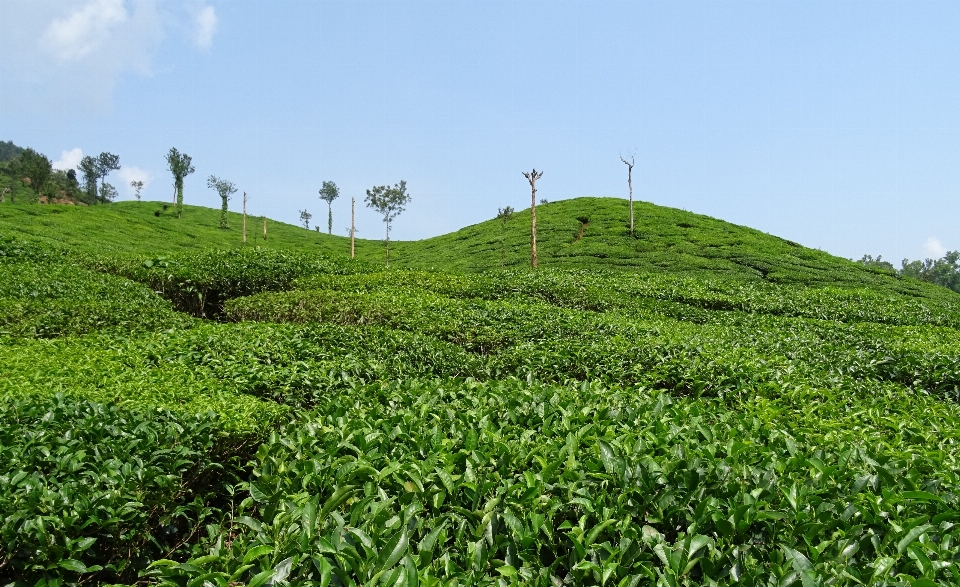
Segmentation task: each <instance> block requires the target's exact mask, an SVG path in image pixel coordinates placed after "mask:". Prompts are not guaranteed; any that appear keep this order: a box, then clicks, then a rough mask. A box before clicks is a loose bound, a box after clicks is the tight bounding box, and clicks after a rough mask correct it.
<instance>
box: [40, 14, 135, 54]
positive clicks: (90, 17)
mask: <svg viewBox="0 0 960 587" xmlns="http://www.w3.org/2000/svg"><path fill="white" fill-rule="evenodd" d="M126 20H127V9H126V8H125V7H124V5H123V0H91V1H90V2H88V3H87V4H85V5H83V6H81V7H80V8H78V9H77V10H74V11H73V12H71V13H69V14H68V15H67V16H65V17H62V18H55V19H53V22H51V23H50V25H49V26H48V27H47V30H46V31H45V32H44V33H43V36H42V37H41V39H40V42H41V47H43V48H44V49H45V50H47V51H49V52H50V53H52V54H53V55H54V56H55V57H56V58H57V59H60V60H62V61H79V60H82V59H83V58H85V57H86V56H88V55H90V54H91V53H92V52H93V51H94V50H96V49H97V48H98V47H100V46H102V45H103V44H104V43H107V42H109V41H110V39H111V37H112V33H113V31H114V30H115V29H116V28H117V27H118V26H120V25H122V24H123V23H124V22H126Z"/></svg>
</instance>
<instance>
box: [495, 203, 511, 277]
mask: <svg viewBox="0 0 960 587" xmlns="http://www.w3.org/2000/svg"><path fill="white" fill-rule="evenodd" d="M512 217H513V206H507V207H506V208H497V220H499V221H500V265H501V266H505V265H506V264H507V246H506V239H507V222H510V218H512Z"/></svg>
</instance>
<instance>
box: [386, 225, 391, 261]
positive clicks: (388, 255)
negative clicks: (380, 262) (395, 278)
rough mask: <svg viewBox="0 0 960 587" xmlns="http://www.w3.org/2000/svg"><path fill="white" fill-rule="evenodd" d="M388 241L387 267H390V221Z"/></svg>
mask: <svg viewBox="0 0 960 587" xmlns="http://www.w3.org/2000/svg"><path fill="white" fill-rule="evenodd" d="M386 243H387V267H389V266H390V223H389V222H387V238H386Z"/></svg>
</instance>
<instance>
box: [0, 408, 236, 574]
mask: <svg viewBox="0 0 960 587" xmlns="http://www.w3.org/2000/svg"><path fill="white" fill-rule="evenodd" d="M245 450H247V449H246V448H244V447H243V446H242V442H239V441H238V439H234V440H233V441H232V442H230V443H225V442H224V441H223V439H222V438H221V437H220V434H219V431H218V426H217V416H216V414H214V413H207V414H205V415H195V416H178V415H175V414H173V413H171V412H168V411H165V410H152V411H141V410H130V409H123V408H120V407H117V406H109V405H104V404H98V403H92V402H86V401H77V400H73V399H69V398H66V397H63V396H57V397H53V398H49V399H38V398H29V397H28V398H22V399H21V400H20V401H18V402H16V403H9V402H0V512H3V515H2V518H0V540H2V546H0V581H3V582H4V584H12V585H34V584H37V582H38V581H41V583H40V584H43V583H42V581H44V580H48V581H54V582H55V581H56V580H57V579H61V580H65V581H66V582H74V581H78V580H82V581H87V582H89V581H91V580H93V579H96V580H97V581H98V582H100V581H107V580H119V579H121V578H125V579H127V580H130V579H135V578H136V576H137V573H138V571H140V570H142V569H143V568H144V567H145V566H146V565H147V564H148V563H149V562H150V561H152V560H154V559H156V558H158V557H170V556H173V555H176V554H178V553H179V554H183V553H189V548H188V546H189V545H190V542H191V541H192V537H193V536H194V535H196V533H197V532H202V528H203V526H204V524H206V523H209V522H216V521H218V520H219V519H220V516H221V515H222V514H223V512H221V511H220V510H218V507H219V506H220V505H222V504H223V503H224V498H225V497H226V496H225V492H226V491H227V489H225V488H226V487H227V485H228V484H230V483H235V482H236V481H237V477H236V475H237V473H238V472H239V465H242V463H243V461H244V460H245V459H244V458H243V457H242V455H243V454H244V452H245ZM11 582H12V583H11ZM50 584H55V583H50Z"/></svg>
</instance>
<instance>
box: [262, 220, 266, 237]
mask: <svg viewBox="0 0 960 587" xmlns="http://www.w3.org/2000/svg"><path fill="white" fill-rule="evenodd" d="M262 218H263V240H267V217H266V216H262Z"/></svg>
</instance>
